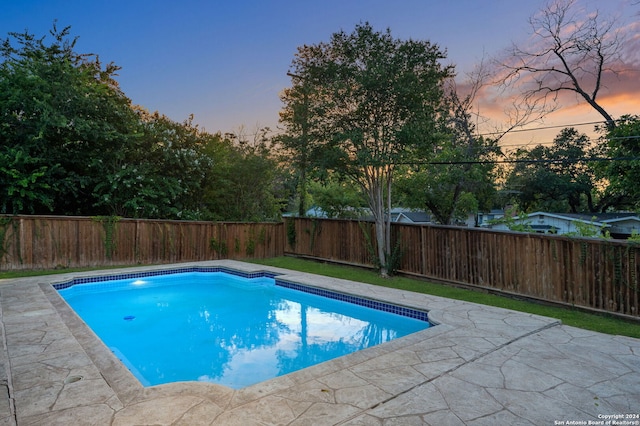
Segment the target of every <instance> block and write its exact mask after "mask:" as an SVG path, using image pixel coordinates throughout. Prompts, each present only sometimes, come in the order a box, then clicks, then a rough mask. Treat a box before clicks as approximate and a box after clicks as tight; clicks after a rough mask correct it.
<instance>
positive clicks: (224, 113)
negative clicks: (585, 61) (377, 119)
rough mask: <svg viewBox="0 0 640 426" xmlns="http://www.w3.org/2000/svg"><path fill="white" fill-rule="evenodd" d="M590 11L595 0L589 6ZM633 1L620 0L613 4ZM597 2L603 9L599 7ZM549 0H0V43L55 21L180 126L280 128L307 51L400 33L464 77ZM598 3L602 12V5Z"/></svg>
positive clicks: (129, 90) (518, 35)
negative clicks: (428, 47)
mask: <svg viewBox="0 0 640 426" xmlns="http://www.w3.org/2000/svg"><path fill="white" fill-rule="evenodd" d="M580 1H583V2H586V3H587V4H589V2H590V1H591V0H580ZM628 2H629V0H612V1H611V3H607V4H608V5H609V6H607V7H611V8H615V7H622V6H623V5H626V4H628ZM591 3H593V4H598V3H597V2H595V0H593V1H591ZM543 5H544V1H542V0H527V1H513V0H449V1H434V0H393V1H391V0H341V1H336V0H322V1H317V0H316V1H304V0H297V1H295V0H272V1H270V0H235V1H214V0H210V1H204V0H200V1H198V0H180V1H178V0H174V1H169V0H127V1H124V0H14V1H10V0H2V6H0V36H1V37H2V38H5V37H6V35H7V33H8V32H10V31H17V32H22V31H24V30H25V29H28V30H29V32H31V33H33V34H36V35H44V34H46V33H47V31H48V30H49V29H51V27H52V23H53V21H54V20H56V19H57V21H58V26H59V27H64V26H67V25H70V26H71V27H72V34H73V35H75V36H79V41H78V44H77V49H76V50H77V51H78V52H83V53H96V54H98V55H99V56H100V58H101V60H102V61H103V62H111V61H112V62H114V63H116V64H117V65H119V66H121V67H122V70H121V71H120V73H119V77H118V81H119V82H120V85H121V87H122V89H123V90H124V92H125V93H126V94H127V96H128V97H129V98H131V99H132V101H133V102H134V103H135V104H139V105H142V106H143V107H145V108H147V109H149V110H150V111H155V110H157V111H159V112H161V113H163V114H166V115H167V116H169V117H170V118H172V119H173V120H176V121H183V120H185V119H186V118H187V117H188V115H189V114H191V113H193V114H194V115H195V122H196V123H199V124H200V125H202V126H204V127H205V128H206V129H207V130H209V131H212V132H214V131H218V130H219V131H222V132H228V131H237V130H238V128H239V126H241V125H244V126H245V128H246V129H247V132H248V133H249V132H252V131H253V130H254V129H255V127H256V125H260V126H270V127H272V128H273V127H275V126H276V124H277V120H278V111H279V109H280V106H281V104H280V100H279V98H278V93H279V92H280V91H281V90H282V89H283V88H284V87H287V86H288V85H289V84H290V82H289V79H288V77H287V76H286V72H287V70H288V68H289V64H290V63H291V60H292V58H293V55H294V53H295V51H296V47H297V46H300V45H302V44H314V43H318V42H320V41H327V40H328V39H329V37H330V35H331V34H332V33H334V32H336V31H339V30H341V29H343V30H345V31H347V32H351V31H352V30H353V28H354V26H355V25H356V24H357V23H359V22H364V21H369V22H370V23H371V24H372V25H373V26H374V28H376V29H378V30H383V29H385V28H387V27H388V28H390V29H391V31H392V34H393V35H394V36H395V37H398V38H402V39H406V38H409V37H411V38H414V39H422V40H429V41H431V42H432V43H437V44H438V45H439V46H440V47H441V48H442V49H446V50H447V52H448V61H447V62H448V63H453V64H456V66H457V70H458V72H459V73H461V74H462V73H464V72H465V71H469V70H470V69H471V68H472V66H473V65H474V64H475V63H477V62H478V61H479V60H480V59H481V58H482V57H483V55H484V56H486V55H493V54H496V53H497V52H498V51H499V50H500V49H502V48H505V47H507V46H508V45H509V44H510V43H511V41H519V40H524V39H525V37H526V34H527V31H528V24H527V20H528V18H529V17H530V16H531V15H532V14H533V13H535V12H536V11H537V10H539V9H540V8H541V7H542V6H543ZM598 7H604V6H603V5H600V4H599V6H598Z"/></svg>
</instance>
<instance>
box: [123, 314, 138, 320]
mask: <svg viewBox="0 0 640 426" xmlns="http://www.w3.org/2000/svg"><path fill="white" fill-rule="evenodd" d="M135 318H136V317H135V316H134V315H127V316H126V317H124V318H123V320H125V321H133V320H134V319H135Z"/></svg>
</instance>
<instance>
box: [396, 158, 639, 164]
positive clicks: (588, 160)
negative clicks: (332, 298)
mask: <svg viewBox="0 0 640 426" xmlns="http://www.w3.org/2000/svg"><path fill="white" fill-rule="evenodd" d="M639 160H640V157H614V158H607V157H580V158H565V159H554V160H540V159H538V160H523V159H519V160H469V161H414V162H400V163H394V164H396V165H405V166H412V165H433V166H451V165H464V164H484V165H487V164H535V163H544V164H567V163H569V164H573V163H591V162H608V161H639Z"/></svg>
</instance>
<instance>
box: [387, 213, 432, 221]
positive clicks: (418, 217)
mask: <svg viewBox="0 0 640 426" xmlns="http://www.w3.org/2000/svg"><path fill="white" fill-rule="evenodd" d="M393 214H394V213H392V214H391V215H392V216H391V217H392V220H393ZM394 222H411V223H429V222H431V216H430V215H429V214H428V213H426V212H416V211H404V212H400V213H398V217H397V218H396V219H395V220H394Z"/></svg>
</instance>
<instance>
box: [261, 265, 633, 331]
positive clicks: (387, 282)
mask: <svg viewBox="0 0 640 426" xmlns="http://www.w3.org/2000/svg"><path fill="white" fill-rule="evenodd" d="M249 262H252V263H257V264H260V265H266V266H274V267H278V268H285V269H291V270H296V271H301V272H308V273H311V274H317V275H324V276H328V277H333V278H342V279H345V280H351V281H360V282H364V283H368V284H374V285H380V286H384V287H390V288H397V289H401V290H409V291H415V292H417V293H424V294H431V295H434V296H440V297H446V298H449V299H457V300H464V301H467V302H473V303H480V304H483V305H490V306H497V307H500V308H506V309H512V310H514V311H520V312H527V313H530V314H535V315H542V316H546V317H552V318H557V319H559V320H560V321H562V323H563V324H565V325H570V326H573V327H578V328H583V329H586V330H592V331H597V332H600V333H606V334H614V335H621V336H629V337H635V338H640V322H637V323H634V322H629V321H624V320H621V319H618V318H614V317H612V316H606V315H596V314H591V313H586V312H583V311H580V310H577V309H571V308H564V307H556V306H548V305H542V304H539V303H534V302H529V301H524V300H516V299H513V298H510V297H505V296H499V295H495V294H489V293H485V292H481V291H474V290H467V289H463V288H458V287H453V286H448V285H444V284H436V283H432V282H428V281H424V280H418V279H412V278H406V277H392V278H382V277H380V275H378V274H376V273H375V272H373V271H369V270H365V269H362V268H354V267H348V266H341V265H333V264H327V263H321V262H315V261H312V260H305V259H299V258H294V257H276V258H270V259H252V260H249Z"/></svg>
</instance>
